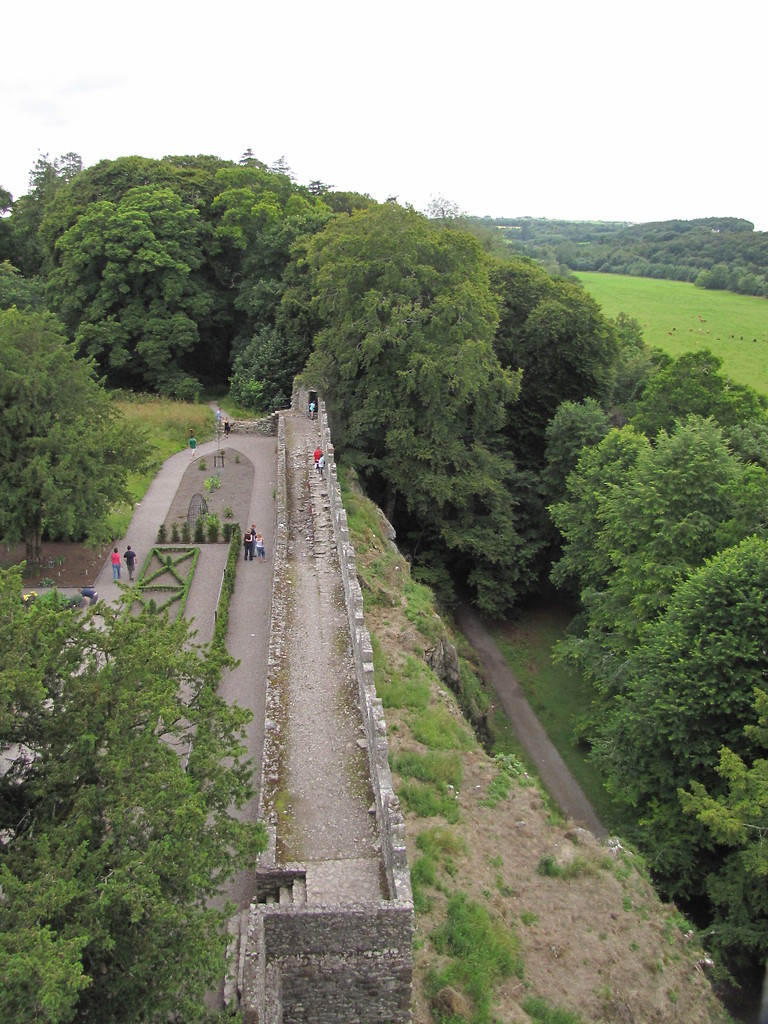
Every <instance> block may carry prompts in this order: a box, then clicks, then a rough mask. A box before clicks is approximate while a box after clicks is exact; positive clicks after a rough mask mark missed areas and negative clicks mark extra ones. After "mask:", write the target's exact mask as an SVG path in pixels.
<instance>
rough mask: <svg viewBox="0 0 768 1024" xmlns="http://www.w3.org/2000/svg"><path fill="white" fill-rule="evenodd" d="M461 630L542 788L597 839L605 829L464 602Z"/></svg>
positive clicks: (459, 619) (459, 614)
mask: <svg viewBox="0 0 768 1024" xmlns="http://www.w3.org/2000/svg"><path fill="white" fill-rule="evenodd" d="M455 618H456V622H457V623H458V625H459V627H460V628H461V631H462V633H463V634H464V636H465V637H466V638H467V640H468V641H469V642H470V644H472V646H473V647H474V649H475V651H476V653H477V656H478V657H479V658H480V661H481V663H482V666H483V668H484V670H485V673H486V676H487V678H488V681H489V682H490V684H491V686H492V687H493V689H494V690H495V692H496V696H497V697H498V698H499V703H500V704H501V707H502V710H503V711H504V714H505V715H506V716H507V718H508V719H509V721H510V723H511V725H512V728H513V729H514V730H515V735H516V736H517V738H518V740H519V741H520V744H521V746H522V747H523V749H524V750H525V752H526V754H527V755H528V756H529V757H530V759H531V760H532V761H533V763H534V765H535V766H536V770H537V771H538V773H539V775H540V776H541V781H542V782H543V784H544V786H545V788H546V789H547V791H548V792H549V794H550V796H551V797H552V799H553V800H555V801H556V803H557V805H558V806H559V808H560V810H561V811H562V812H563V814H564V815H565V816H566V818H570V819H571V820H573V821H574V822H577V823H578V824H579V825H583V826H584V828H587V829H589V831H590V832H591V833H592V834H593V835H595V836H597V837H598V838H600V839H605V838H607V837H608V830H607V829H606V828H605V826H604V825H603V823H602V822H601V821H600V819H599V818H598V816H597V814H596V813H595V811H594V808H593V807H592V805H591V804H590V802H589V800H587V798H586V796H585V794H584V791H583V790H582V788H581V786H580V785H579V784H578V782H577V781H576V780H575V779H574V777H573V775H571V772H570V770H569V768H568V766H567V765H566V764H565V762H564V761H563V759H562V757H560V755H559V754H558V752H557V750H556V749H555V747H554V745H553V743H552V741H551V740H550V738H549V736H547V734H546V732H545V731H544V729H543V728H542V726H541V723H540V722H539V720H538V718H537V717H536V715H535V714H534V712H533V709H532V708H531V705H530V704H529V703H528V701H527V700H526V698H525V695H524V693H523V691H522V689H521V687H520V684H519V683H518V681H517V679H516V678H515V676H514V673H513V672H512V670H511V669H510V667H509V665H508V664H507V662H506V660H505V658H504V656H503V655H502V653H501V651H500V650H499V649H498V647H497V646H496V643H495V642H494V640H493V637H492V636H491V634H490V633H489V632H488V630H487V629H486V628H485V626H484V625H483V623H482V620H481V619H480V617H479V616H478V615H477V614H476V613H475V612H473V611H472V610H471V609H469V608H468V607H466V606H462V607H461V608H459V609H458V610H457V612H456V614H455Z"/></svg>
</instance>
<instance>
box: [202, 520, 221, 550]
mask: <svg viewBox="0 0 768 1024" xmlns="http://www.w3.org/2000/svg"><path fill="white" fill-rule="evenodd" d="M220 536H221V523H220V521H219V517H218V516H217V515H216V513H215V512H209V513H208V514H207V515H206V517H205V538H206V540H207V541H208V543H209V544H218V542H219V537H220Z"/></svg>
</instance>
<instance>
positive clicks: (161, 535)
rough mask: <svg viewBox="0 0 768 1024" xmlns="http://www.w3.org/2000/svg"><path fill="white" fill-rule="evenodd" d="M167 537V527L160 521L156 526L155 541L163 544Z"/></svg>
mask: <svg viewBox="0 0 768 1024" xmlns="http://www.w3.org/2000/svg"><path fill="white" fill-rule="evenodd" d="M167 539H168V528H167V526H166V525H165V523H160V525H159V526H158V528H157V543H158V544H165V543H166V541H167Z"/></svg>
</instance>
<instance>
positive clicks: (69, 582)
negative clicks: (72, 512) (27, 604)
mask: <svg viewBox="0 0 768 1024" xmlns="http://www.w3.org/2000/svg"><path fill="white" fill-rule="evenodd" d="M113 546H114V545H113V544H112V543H109V542H107V543H104V544H100V545H97V546H96V547H93V546H91V545H90V544H84V543H82V542H79V543H78V542H76V541H65V540H62V541H45V542H44V543H43V546H42V556H43V557H42V562H41V564H40V565H27V566H25V568H24V572H23V580H24V586H25V587H32V588H34V587H43V586H56V587H78V588H80V587H85V586H87V585H88V584H90V583H93V581H94V580H95V579H96V577H97V576H98V575H99V573H100V572H101V570H102V569H103V567H104V563H105V562H106V560H107V556H108V555H109V552H110V551H111V549H112V547H113ZM25 557H26V552H25V547H24V544H3V545H2V546H0V568H3V569H8V568H9V567H10V566H12V565H20V564H21V563H22V562H23V561H24V560H25Z"/></svg>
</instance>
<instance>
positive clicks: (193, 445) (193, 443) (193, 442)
mask: <svg viewBox="0 0 768 1024" xmlns="http://www.w3.org/2000/svg"><path fill="white" fill-rule="evenodd" d="M195 448H197V439H196V438H195V435H194V434H192V435H191V436H190V438H189V450H190V451H191V452H192V461H193V462H194V460H195Z"/></svg>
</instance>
